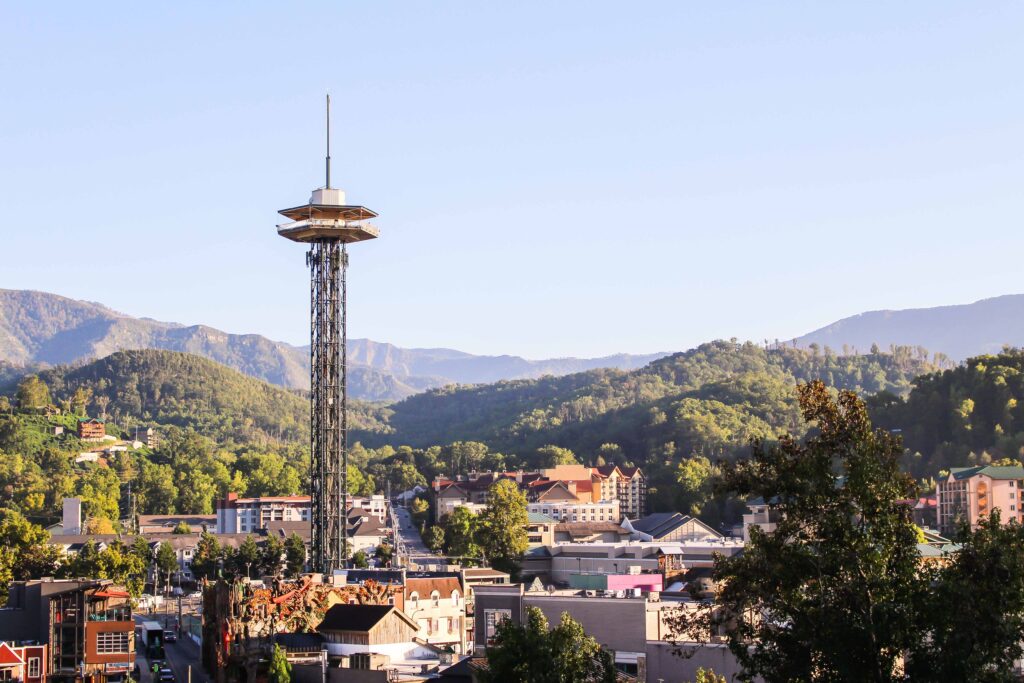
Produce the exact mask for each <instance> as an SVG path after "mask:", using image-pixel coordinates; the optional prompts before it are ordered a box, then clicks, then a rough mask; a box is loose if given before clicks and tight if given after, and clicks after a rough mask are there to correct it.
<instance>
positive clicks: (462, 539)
mask: <svg viewBox="0 0 1024 683" xmlns="http://www.w3.org/2000/svg"><path fill="white" fill-rule="evenodd" d="M434 528H435V529H436V528H437V527H434ZM479 537H480V519H479V518H478V517H477V516H476V515H475V514H473V512H472V511H471V510H470V509H469V508H467V507H464V506H461V505H460V506H458V507H456V508H455V509H454V510H452V511H451V513H450V514H448V515H447V516H446V517H445V518H444V550H445V552H446V553H447V554H448V555H449V556H451V557H480V555H481V548H480V543H479Z"/></svg>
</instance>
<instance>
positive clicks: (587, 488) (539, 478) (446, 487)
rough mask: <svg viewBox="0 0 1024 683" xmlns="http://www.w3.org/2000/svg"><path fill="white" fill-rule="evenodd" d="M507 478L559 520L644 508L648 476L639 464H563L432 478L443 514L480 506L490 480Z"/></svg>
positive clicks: (613, 517)
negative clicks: (540, 468) (527, 469)
mask: <svg viewBox="0 0 1024 683" xmlns="http://www.w3.org/2000/svg"><path fill="white" fill-rule="evenodd" d="M502 479H506V480H508V481H512V482H515V484H516V485H517V486H518V487H519V488H520V489H521V490H522V491H523V493H524V494H525V495H526V500H527V510H528V511H529V512H532V513H535V514H542V515H547V516H548V517H551V518H552V519H555V520H556V521H559V522H616V523H618V522H619V521H621V519H622V518H623V517H631V518H637V517H642V516H644V514H645V513H646V507H647V479H646V478H645V477H644V473H643V471H641V470H640V468H638V467H624V466H619V465H602V466H600V467H585V466H583V465H559V466H557V467H552V468H547V469H542V470H539V471H534V472H523V471H518V472H471V473H470V474H468V475H466V476H459V477H455V478H443V477H438V478H437V479H435V480H434V482H433V489H434V495H435V497H436V501H437V505H436V507H435V514H436V515H437V519H438V520H440V519H441V518H443V517H444V516H445V515H448V514H451V512H452V510H454V509H455V508H457V507H466V508H468V509H470V510H472V511H473V512H479V511H480V510H482V509H483V508H484V507H485V506H486V505H487V498H488V495H489V492H490V488H491V486H493V485H494V484H495V483H496V482H497V481H499V480H502Z"/></svg>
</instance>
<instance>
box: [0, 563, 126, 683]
mask: <svg viewBox="0 0 1024 683" xmlns="http://www.w3.org/2000/svg"><path fill="white" fill-rule="evenodd" d="M134 667H135V622H134V621H133V619H132V602H131V598H130V596H129V594H128V593H127V591H125V590H124V589H123V588H122V587H120V586H115V585H113V582H111V581H107V580H84V579H83V580H55V579H39V580H33V581H17V582H14V583H13V584H11V586H10V588H9V592H8V596H7V604H6V605H5V606H4V607H3V608H2V609H0V680H11V681H24V682H25V683H42V682H43V681H51V682H65V681H66V682H68V683H71V682H73V681H122V680H126V679H127V677H128V675H129V674H130V673H131V671H132V670H133V668H134Z"/></svg>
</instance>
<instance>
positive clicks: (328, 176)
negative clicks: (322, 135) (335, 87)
mask: <svg viewBox="0 0 1024 683" xmlns="http://www.w3.org/2000/svg"><path fill="white" fill-rule="evenodd" d="M326 188H327V189H328V190H329V189H331V93H327V185H326Z"/></svg>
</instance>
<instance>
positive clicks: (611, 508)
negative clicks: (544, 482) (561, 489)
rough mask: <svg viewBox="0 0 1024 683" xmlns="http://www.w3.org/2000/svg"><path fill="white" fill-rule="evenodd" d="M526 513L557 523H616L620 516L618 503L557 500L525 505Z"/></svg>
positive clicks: (611, 501)
mask: <svg viewBox="0 0 1024 683" xmlns="http://www.w3.org/2000/svg"><path fill="white" fill-rule="evenodd" d="M526 510H527V512H532V513H534V514H541V515H547V516H549V517H551V518H552V519H554V520H555V521H558V522H616V523H618V522H619V521H620V520H621V519H622V517H621V516H620V510H619V501H617V500H602V501H598V502H596V503H594V502H592V501H579V500H558V501H543V502H537V503H527V504H526Z"/></svg>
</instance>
